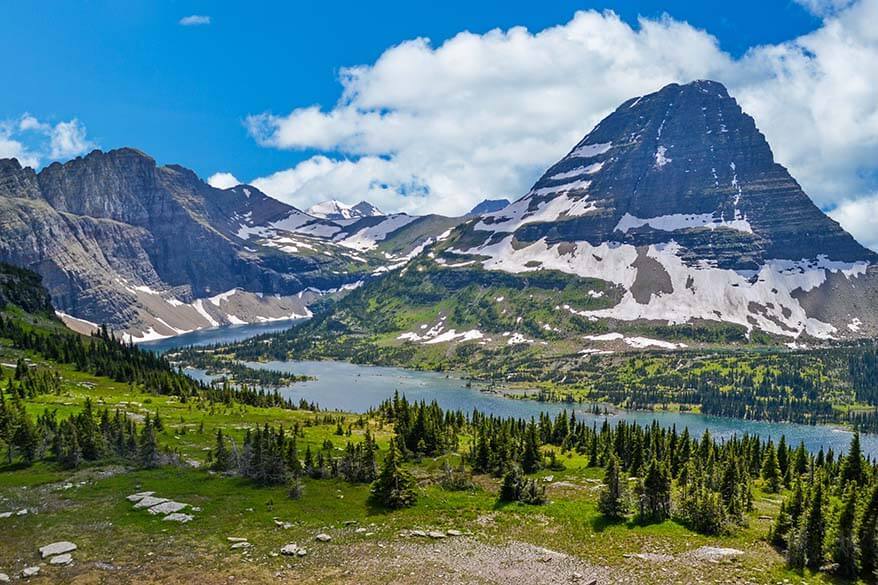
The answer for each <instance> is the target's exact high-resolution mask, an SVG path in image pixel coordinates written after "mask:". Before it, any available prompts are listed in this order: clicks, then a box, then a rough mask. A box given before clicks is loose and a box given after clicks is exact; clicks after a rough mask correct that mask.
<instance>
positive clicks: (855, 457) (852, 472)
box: [839, 431, 865, 489]
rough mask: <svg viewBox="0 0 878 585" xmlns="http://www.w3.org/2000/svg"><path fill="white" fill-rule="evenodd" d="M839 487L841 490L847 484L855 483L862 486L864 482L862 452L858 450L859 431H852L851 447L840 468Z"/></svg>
mask: <svg viewBox="0 0 878 585" xmlns="http://www.w3.org/2000/svg"><path fill="white" fill-rule="evenodd" d="M839 479H840V484H839V485H840V486H841V488H842V489H844V487H846V486H847V484H848V483H849V482H852V481H855V482H857V483H858V484H860V485H862V484H863V483H865V482H864V480H865V471H864V470H863V452H862V450H861V448H860V431H854V436H853V438H852V439H851V446H850V449H849V450H848V454H847V457H845V458H844V462H843V463H842V466H841V474H840V478H839Z"/></svg>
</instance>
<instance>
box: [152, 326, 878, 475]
mask: <svg viewBox="0 0 878 585" xmlns="http://www.w3.org/2000/svg"><path fill="white" fill-rule="evenodd" d="M292 325H295V322H283V323H281V322H277V323H270V324H269V323H265V324H258V325H240V326H231V327H218V328H215V329H206V330H202V331H197V332H193V333H188V334H186V335H180V336H178V337H171V338H168V339H162V340H158V341H154V342H149V343H143V344H141V347H144V348H149V349H151V350H153V351H167V350H169V349H173V348H175V347H185V346H189V345H211V344H214V343H229V342H232V341H238V340H241V339H246V338H247V337H252V336H254V335H259V334H262V333H270V332H272V331H280V330H283V329H287V328H289V327H290V326H292ZM248 365H249V366H251V367H254V368H263V369H272V370H280V371H284V372H292V373H295V374H300V375H302V374H304V375H308V376H313V377H315V378H316V380H313V381H310V382H302V383H298V384H294V385H292V386H286V387H283V388H280V389H279V391H280V392H281V394H283V395H284V396H286V397H289V398H292V399H293V400H295V401H299V400H300V399H302V398H304V399H305V400H307V401H308V402H316V403H317V404H319V405H320V407H321V408H324V409H330V410H343V411H347V412H364V411H366V410H368V409H369V408H371V407H374V406H377V405H378V404H380V403H381V402H382V401H383V400H385V399H387V398H389V397H391V396H393V393H394V392H397V391H398V392H399V393H400V394H405V396H406V397H407V398H408V399H409V400H416V401H420V400H425V401H428V402H429V401H433V400H435V401H436V402H437V403H438V404H439V405H440V406H441V407H442V408H445V409H450V410H461V411H463V412H472V411H473V410H474V409H477V410H480V411H482V412H485V413H491V414H494V415H497V416H502V417H509V416H514V417H519V418H531V417H534V418H536V417H537V416H539V413H540V412H548V413H550V414H552V415H555V414H557V413H558V412H561V411H567V412H568V413H569V412H570V411H573V412H575V413H576V416H577V418H579V419H580V420H587V421H589V422H595V423H597V424H598V425H600V424H601V423H603V421H604V419H605V418H606V417H605V416H604V415H594V414H592V413H591V412H590V408H589V405H578V404H557V403H546V402H537V401H533V400H520V399H511V398H506V397H503V396H500V395H498V394H494V393H491V392H483V391H481V390H479V389H478V388H477V387H467V383H466V381H465V380H461V379H460V378H456V377H454V376H449V375H446V374H443V373H436V372H418V371H414V370H406V369H403V368H389V367H379V366H365V365H357V364H351V363H347V362H333V361H290V362H267V363H248ZM189 374H190V375H192V376H193V377H194V378H198V379H205V376H204V373H203V372H200V371H197V370H190V371H189ZM621 419H624V420H627V421H633V422H637V423H640V424H642V425H649V424H651V423H652V422H653V421H657V422H658V423H659V424H660V425H662V426H665V427H671V426H674V425H676V427H677V429H678V430H682V429H683V428H684V427H688V428H689V432H690V434H693V435H694V436H700V435H701V434H702V433H703V432H704V431H705V430H710V432H711V434H712V435H713V436H714V437H716V438H718V439H727V438H730V437H732V436H733V435H736V434H737V435H741V434H743V433H750V434H756V435H759V436H760V437H763V438H768V437H771V438H773V439H774V440H775V442H776V441H777V440H778V439H779V438H780V436H781V435H785V436H786V438H787V442H788V443H789V444H791V445H798V444H799V441H803V442H804V443H805V447H807V448H808V450H810V451H813V452H816V451H818V450H819V449H820V448H823V449H829V448H832V449H833V450H834V451H835V452H836V453H839V452H846V451H847V448H848V444H849V443H850V439H851V433H850V431H848V430H846V429H842V428H839V427H833V426H824V425H813V426H812V425H801V424H793V423H772V422H764V421H748V420H740V419H733V418H724V417H717V416H707V415H703V414H693V413H678V412H661V411H659V412H648V411H618V412H616V413H615V414H612V415H611V416H610V417H609V420H610V422H611V423H613V421H616V420H621ZM861 443H862V447H863V451H864V453H865V454H866V455H867V456H869V457H871V458H876V457H878V435H863V436H862V438H861Z"/></svg>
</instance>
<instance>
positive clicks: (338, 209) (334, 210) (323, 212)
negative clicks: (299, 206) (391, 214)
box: [308, 199, 384, 220]
mask: <svg viewBox="0 0 878 585" xmlns="http://www.w3.org/2000/svg"><path fill="white" fill-rule="evenodd" d="M308 214H309V215H313V216H314V217H319V218H322V219H336V220H338V219H358V218H363V217H378V216H382V215H384V212H382V211H381V210H380V209H378V208H377V207H375V206H374V205H372V204H371V203H369V202H368V201H360V202H359V203H357V204H356V205H346V204H344V203H342V202H341V201H336V200H335V199H332V200H330V201H324V202H323V203H318V204H317V205H313V206H311V207H309V208H308Z"/></svg>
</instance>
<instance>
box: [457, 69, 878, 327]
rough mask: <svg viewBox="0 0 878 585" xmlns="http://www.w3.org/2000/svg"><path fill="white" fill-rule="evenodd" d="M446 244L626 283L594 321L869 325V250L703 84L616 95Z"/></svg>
mask: <svg viewBox="0 0 878 585" xmlns="http://www.w3.org/2000/svg"><path fill="white" fill-rule="evenodd" d="M456 252H458V254H461V253H462V254H467V255H470V256H472V257H477V258H479V259H480V262H481V263H482V265H483V266H484V267H485V268H490V269H497V270H506V271H511V272H527V271H531V270H541V269H556V270H562V271H565V272H570V273H573V274H577V275H579V276H587V277H594V278H601V279H604V280H607V281H610V282H612V283H614V284H616V285H621V286H622V287H624V289H625V290H626V291H627V293H626V295H625V296H624V297H623V299H622V300H621V302H620V303H618V305H617V306H615V307H613V308H610V309H606V310H602V311H596V312H593V314H590V315H589V316H590V317H593V318H607V319H617V320H625V321H631V320H647V321H659V322H671V323H680V322H687V321H690V320H693V319H707V320H718V321H727V322H732V323H737V324H741V325H745V326H746V327H748V328H758V329H763V330H766V331H769V332H771V333H775V334H780V335H790V336H794V337H796V336H799V335H801V334H807V335H812V336H815V337H846V336H863V335H873V334H875V333H876V332H878V315H876V313H878V311H876V309H878V305H876V304H875V301H876V291H878V275H876V271H878V269H876V266H875V264H876V259H878V257H876V254H875V253H873V252H872V251H870V250H868V249H866V248H864V247H863V246H861V245H860V244H859V243H858V242H857V241H856V240H854V238H853V237H851V236H850V234H848V233H847V232H845V231H844V230H843V229H842V228H841V226H839V225H838V223H836V222H835V221H833V220H832V219H830V218H829V217H828V216H826V215H825V214H824V213H823V212H822V211H820V209H819V208H817V206H815V205H814V203H813V202H812V201H811V200H810V199H809V198H808V196H807V195H806V194H805V193H804V192H803V191H802V189H801V187H800V186H799V184H798V183H797V182H796V181H795V179H793V177H792V176H790V174H789V173H788V172H787V170H786V169H785V168H784V167H782V166H781V165H779V164H777V163H776V162H775V161H774V156H773V154H772V152H771V148H770V147H769V145H768V143H767V141H766V140H765V137H764V136H763V135H762V133H761V132H759V130H758V129H757V128H756V124H755V122H754V121H753V119H752V118H751V117H750V116H748V115H747V114H745V113H744V112H743V111H742V110H741V108H740V106H739V105H738V103H737V102H736V101H735V100H734V98H732V97H731V96H729V94H728V92H727V91H726V89H725V87H723V86H722V85H721V84H719V83H716V82H713V81H696V82H693V83H690V84H687V85H677V84H673V85H669V86H667V87H665V88H663V89H661V90H660V91H657V92H655V93H653V94H649V95H646V96H642V97H638V98H632V99H630V100H628V101H626V102H625V103H623V104H622V105H620V106H619V107H618V108H617V109H616V111H614V112H613V113H612V114H610V115H609V116H608V117H607V118H605V119H604V120H603V121H601V122H600V123H599V124H598V125H597V126H596V127H595V128H594V129H593V130H592V131H591V132H590V133H589V134H588V135H587V136H586V137H585V138H583V139H582V141H581V142H579V143H578V144H577V145H576V146H575V147H574V148H573V150H571V152H570V153H569V154H568V155H567V156H565V157H564V158H563V159H561V160H560V161H558V162H557V163H556V164H554V165H552V166H551V167H550V168H549V169H548V170H547V171H546V173H545V174H544V175H543V176H542V177H541V178H540V179H539V181H537V183H536V184H535V185H534V186H533V188H532V189H531V190H530V191H529V192H528V193H527V194H526V195H525V196H524V197H522V198H521V199H519V200H518V201H516V202H514V203H512V204H511V205H509V206H507V207H505V208H503V209H501V210H499V211H495V212H491V213H487V214H483V215H482V216H481V217H480V218H479V219H478V220H477V221H474V222H473V223H472V224H470V225H469V226H468V228H467V229H465V230H464V232H463V233H462V235H461V237H460V240H459V243H458V247H457V249H456ZM449 258H450V257H449ZM485 258H487V260H486V259H485Z"/></svg>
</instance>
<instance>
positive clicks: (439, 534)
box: [427, 530, 445, 538]
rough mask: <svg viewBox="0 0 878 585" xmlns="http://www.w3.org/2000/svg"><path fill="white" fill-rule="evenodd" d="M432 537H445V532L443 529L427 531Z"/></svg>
mask: <svg viewBox="0 0 878 585" xmlns="http://www.w3.org/2000/svg"><path fill="white" fill-rule="evenodd" d="M427 536H429V537H430V538H445V533H444V532H442V531H441V530H431V531H430V532H428V533H427Z"/></svg>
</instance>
